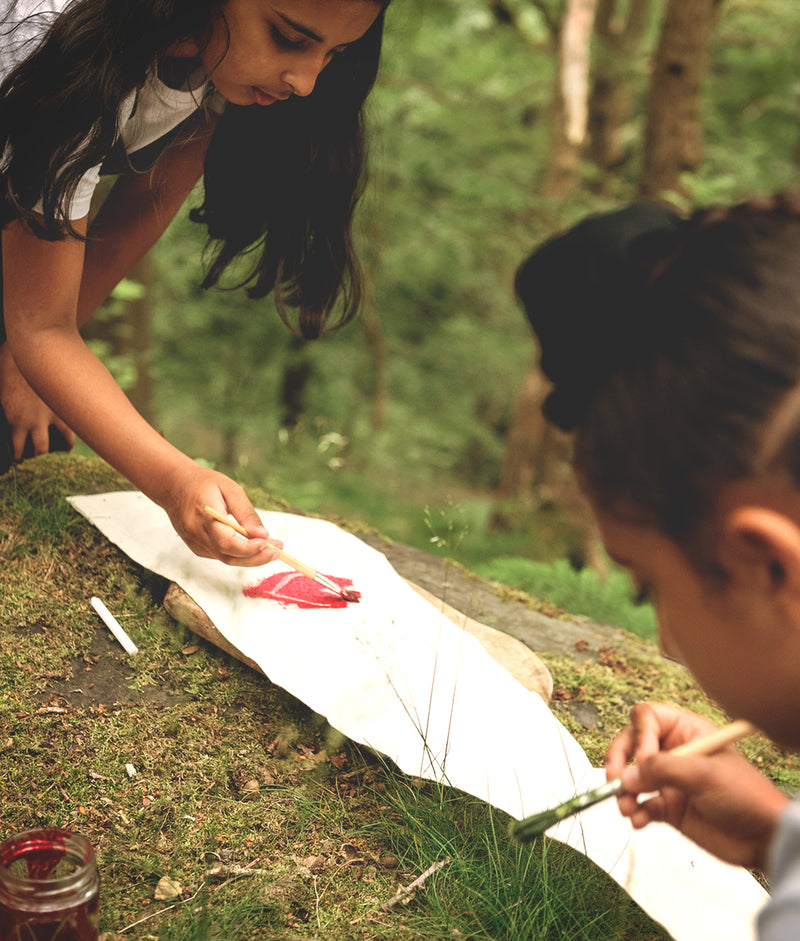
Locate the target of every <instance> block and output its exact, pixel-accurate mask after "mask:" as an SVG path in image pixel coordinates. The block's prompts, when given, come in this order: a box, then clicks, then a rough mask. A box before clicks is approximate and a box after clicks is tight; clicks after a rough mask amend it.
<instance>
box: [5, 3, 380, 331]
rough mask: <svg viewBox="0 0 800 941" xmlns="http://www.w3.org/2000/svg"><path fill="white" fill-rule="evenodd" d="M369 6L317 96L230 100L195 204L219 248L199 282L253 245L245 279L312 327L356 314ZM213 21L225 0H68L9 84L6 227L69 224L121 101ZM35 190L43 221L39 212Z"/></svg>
mask: <svg viewBox="0 0 800 941" xmlns="http://www.w3.org/2000/svg"><path fill="white" fill-rule="evenodd" d="M365 2H377V3H380V4H381V6H382V9H381V12H380V14H379V16H378V18H377V19H376V21H375V23H374V24H373V26H372V27H371V28H370V29H369V30H368V32H367V33H366V34H365V35H364V36H363V37H362V38H361V39H360V40H358V41H357V42H354V43H352V44H351V45H350V46H349V47H348V49H347V50H346V51H345V52H343V53H340V54H338V55H337V56H336V57H335V58H334V60H333V61H332V62H331V63H330V64H329V65H328V67H327V68H326V69H325V70H324V71H323V73H322V74H321V75H320V77H319V79H318V80H317V84H316V86H315V89H314V91H313V93H312V94H311V95H310V96H308V98H306V99H301V98H295V97H292V98H290V99H289V100H288V101H286V102H279V103H276V104H275V105H272V106H271V107H269V108H259V107H250V108H243V107H236V106H233V105H227V107H226V109H225V112H224V114H223V116H222V118H221V119H220V121H219V124H218V126H217V128H216V130H215V131H214V135H213V138H212V141H211V144H210V146H209V151H208V155H207V158H206V166H205V179H204V182H205V195H204V200H203V204H202V206H201V207H200V208H199V209H196V210H194V211H193V212H192V213H191V217H192V218H193V219H194V220H195V221H197V222H202V223H204V224H205V225H206V226H207V229H208V233H209V239H210V244H211V246H212V260H211V263H210V266H209V269H208V273H207V275H206V277H205V280H204V282H203V284H204V286H206V287H207V286H210V285H213V284H216V283H218V282H219V280H220V278H221V277H222V275H223V273H224V272H225V270H226V269H227V268H228V266H229V265H230V264H231V262H233V260H234V259H235V258H237V257H238V256H241V255H243V254H250V255H252V257H253V259H254V260H253V264H252V266H251V267H250V270H249V271H248V272H247V273H246V274H245V275H244V276H241V277H240V278H239V280H238V282H237V285H236V286H244V287H246V288H247V289H248V293H249V294H250V296H252V297H264V296H265V295H266V294H268V293H269V292H270V291H274V292H275V296H276V300H277V304H278V309H279V311H280V313H281V316H282V317H283V319H284V320H286V321H287V322H288V318H287V315H286V311H285V309H286V307H295V308H297V309H298V311H299V313H298V326H299V329H300V331H301V332H302V333H303V335H305V336H307V337H313V336H317V335H318V334H319V333H321V332H322V331H323V330H324V329H326V327H328V328H333V327H337V326H341V324H343V323H345V322H346V321H347V320H349V319H351V318H352V317H353V316H354V314H355V313H356V311H357V308H358V305H359V302H360V298H361V272H360V267H359V263H358V259H357V257H356V255H355V252H354V249H353V244H352V234H351V229H352V218H353V212H354V209H355V205H356V203H357V201H358V198H359V196H360V194H361V192H362V190H363V186H364V180H365V171H366V145H365V140H364V126H363V104H364V100H365V99H366V96H367V94H368V93H369V91H370V89H371V87H372V85H373V83H374V80H375V77H376V74H377V69H378V61H379V58H380V50H381V39H382V34H383V15H384V11H385V7H386V6H387V5H388V0H365ZM217 17H222V18H223V20H224V0H73V2H72V3H71V4H69V6H68V7H67V8H66V10H64V11H63V12H62V13H61V14H59V15H58V16H56V17H55V18H54V20H53V21H52V24H51V25H50V26H49V28H48V30H47V33H46V35H45V38H44V40H43V42H42V43H41V44H40V45H38V46H37V47H36V48H35V49H34V50H33V51H32V52H31V54H30V55H29V56H27V58H25V60H24V61H23V62H22V63H21V64H20V65H19V66H17V67H16V68H15V69H14V70H13V71H12V72H11V73H10V74H9V75H8V76H7V78H6V80H5V81H4V82H3V84H2V86H0V153H4V154H5V159H4V161H3V164H2V175H0V186H1V187H2V196H3V199H2V200H0V223H1V224H2V225H6V224H7V223H8V222H9V221H10V220H11V219H12V218H23V219H25V220H26V221H27V222H28V224H29V225H30V226H31V227H32V228H33V229H34V231H35V232H36V233H37V234H38V235H39V236H40V237H43V238H48V239H58V238H63V237H64V236H65V234H67V233H69V232H72V230H71V227H70V225H69V221H68V220H67V219H65V218H64V214H63V213H64V210H63V207H64V206H65V205H69V202H70V200H71V198H72V196H73V195H74V193H75V189H76V187H77V185H78V183H79V181H80V179H81V177H82V176H83V175H84V174H85V173H86V172H87V171H88V170H89V169H91V168H92V167H94V166H97V165H98V164H100V163H102V161H103V159H104V158H105V157H106V156H107V155H108V153H109V152H110V150H111V148H112V145H113V143H114V140H115V138H116V136H117V130H118V112H119V106H120V103H121V102H122V101H123V100H124V98H125V97H126V96H128V95H129V94H130V93H131V92H133V91H135V90H136V89H137V88H139V87H140V86H141V85H142V83H143V82H144V80H145V77H146V74H147V70H148V68H150V67H151V66H152V65H153V64H154V63H155V64H157V63H158V62H159V61H161V60H162V59H163V57H164V56H165V54H166V52H167V50H168V49H169V48H170V47H171V46H173V45H174V44H175V43H177V42H179V41H180V40H184V39H187V38H194V39H196V40H197V41H198V42H199V43H201V44H202V43H203V42H205V41H206V39H207V37H208V33H209V28H210V26H211V24H212V23H213V22H214V20H215V19H216V18H217ZM12 39H13V37H12ZM39 199H42V204H43V212H44V221H42V220H41V217H39V216H38V215H37V214H35V213H33V211H32V207H33V206H34V205H35V204H36V203H37V201H38V200H39ZM72 234H74V232H72ZM340 297H341V299H342V304H341V310H340V313H339V316H338V318H337V319H336V321H335V322H331V319H332V312H333V310H334V307H335V306H336V304H337V301H338V300H339V299H340Z"/></svg>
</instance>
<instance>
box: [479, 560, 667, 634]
mask: <svg viewBox="0 0 800 941" xmlns="http://www.w3.org/2000/svg"><path fill="white" fill-rule="evenodd" d="M475 571H477V572H478V574H479V575H484V576H485V577H486V578H491V579H493V580H494V581H498V582H502V583H503V584H505V585H511V586H513V587H514V588H521V589H522V590H523V591H525V592H527V593H528V594H529V595H532V596H533V597H535V598H542V599H546V600H547V601H550V602H552V603H553V604H554V605H556V607H558V608H562V609H563V610H564V611H569V612H570V614H577V615H583V616H584V617H588V618H591V620H593V621H596V622H598V623H601V624H613V625H615V626H616V627H622V628H625V629H626V630H629V631H631V632H632V633H634V634H638V635H639V637H643V638H645V639H647V640H655V639H656V636H657V628H656V618H655V612H654V611H653V608H652V606H651V605H650V604H647V603H645V602H643V601H641V600H640V599H638V598H637V597H636V596H635V594H634V592H633V590H632V585H631V580H630V578H629V577H628V576H627V575H626V574H625V573H624V572H621V571H618V570H614V571H611V572H610V573H609V575H608V577H606V578H601V577H600V576H599V575H598V574H597V572H596V571H595V570H594V569H590V568H583V569H580V571H576V570H575V569H574V568H573V567H572V566H571V565H570V564H569V562H567V561H566V560H564V559H557V560H556V561H555V562H534V561H531V560H530V559H502V558H498V559H492V560H491V562H487V563H486V564H484V565H481V564H477V565H475Z"/></svg>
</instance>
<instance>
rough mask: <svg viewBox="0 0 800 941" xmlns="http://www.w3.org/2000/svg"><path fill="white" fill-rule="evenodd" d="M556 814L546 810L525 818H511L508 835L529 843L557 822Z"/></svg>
mask: <svg viewBox="0 0 800 941" xmlns="http://www.w3.org/2000/svg"><path fill="white" fill-rule="evenodd" d="M558 820H559V818H558V814H554V813H552V811H546V812H545V813H543V814H537V815H536V816H534V817H526V818H525V820H512V821H511V823H510V824H509V825H508V835H509V836H510V837H511V839H512V840H516V842H517V843H530V842H531V841H532V840H535V839H536V837H537V836H541V835H542V834H543V833H544V832H545V831H546V830H549V829H550V827H552V826H555V824H557V823H558Z"/></svg>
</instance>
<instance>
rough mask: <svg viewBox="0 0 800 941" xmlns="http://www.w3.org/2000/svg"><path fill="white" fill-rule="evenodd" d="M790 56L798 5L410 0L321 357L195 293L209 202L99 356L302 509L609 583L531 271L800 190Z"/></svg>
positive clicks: (404, 4)
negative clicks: (625, 214) (616, 222)
mask: <svg viewBox="0 0 800 941" xmlns="http://www.w3.org/2000/svg"><path fill="white" fill-rule="evenodd" d="M798 50H800V5H798V4H797V3H796V0H629V2H625V0H435V2H431V0H394V2H393V4H392V6H391V7H390V9H389V12H388V15H387V28H386V39H385V46H384V56H383V64H382V69H381V75H380V78H379V81H378V83H377V86H376V88H375V91H374V93H373V96H372V97H371V99H370V103H369V126H370V136H371V163H370V166H371V176H370V184H369V187H368V190H367V193H366V196H365V199H364V200H363V204H362V206H361V208H360V210H359V214H358V219H357V229H358V231H357V244H358V246H359V251H360V254H361V257H362V260H363V263H364V267H365V270H366V275H367V279H368V282H369V291H368V302H367V306H366V310H365V311H364V313H363V316H362V317H361V318H360V319H359V320H357V321H355V322H353V323H351V324H349V325H348V326H346V327H345V328H344V329H343V330H341V331H340V332H339V333H338V334H336V335H334V336H332V337H328V338H326V339H323V340H320V341H314V342H310V343H307V342H302V341H300V340H299V339H298V338H296V337H294V336H293V335H292V333H291V332H290V331H289V330H287V328H286V327H285V326H284V325H283V324H282V323H281V321H280V319H279V318H278V316H277V313H276V312H275V310H274V305H273V304H272V302H271V300H269V299H268V300H267V301H255V302H254V301H249V300H248V299H247V297H246V296H245V295H244V293H243V292H242V291H219V290H214V291H209V292H206V291H202V290H200V289H199V287H198V284H199V281H200V277H201V271H202V266H201V263H200V258H201V255H202V251H203V247H204V241H205V240H204V230H202V229H201V228H200V227H199V226H196V225H194V224H192V223H191V222H189V221H188V208H189V206H191V205H193V204H196V203H197V201H198V199H197V197H195V198H193V199H190V200H189V203H188V204H187V206H186V207H184V210H183V212H182V213H181V214H180V216H179V218H178V219H176V221H175V222H174V224H173V225H172V226H171V228H170V230H169V231H168V233H167V234H166V236H165V237H164V238H162V240H161V241H160V243H159V244H158V246H157V247H156V248H155V249H154V250H153V252H151V254H150V255H149V256H148V257H147V258H146V259H145V260H144V262H143V263H142V264H141V265H140V266H139V267H138V268H137V270H136V271H135V272H134V274H133V276H132V277H131V278H130V279H128V280H127V281H125V282H124V283H123V284H122V285H121V286H120V288H118V289H117V291H116V292H115V295H114V297H113V298H112V299H111V300H110V301H109V302H107V304H106V305H105V307H104V309H103V310H102V311H101V315H100V316H99V317H98V318H97V323H96V324H94V326H93V327H92V328H91V330H92V332H91V334H90V337H91V339H90V342H91V343H92V344H93V346H94V348H95V349H96V350H97V351H98V352H99V353H100V354H101V355H102V357H103V358H104V360H105V361H106V363H107V364H108V365H109V367H110V368H111V370H112V372H114V374H115V375H116V377H117V379H118V380H119V381H120V383H121V385H122V386H123V388H125V390H126V391H127V392H128V394H129V396H130V397H131V399H132V400H133V402H134V404H135V405H136V406H137V407H138V408H139V410H140V411H141V412H142V413H143V414H144V415H145V416H146V417H147V418H148V419H149V420H150V421H151V422H152V423H153V424H154V425H155V426H156V427H157V428H158V429H159V430H161V431H162V432H163V433H164V434H165V435H166V436H167V437H168V438H169V439H170V440H171V441H173V442H174V443H175V444H176V445H177V446H178V447H180V448H182V449H183V450H185V451H186V452H187V453H189V454H191V455H192V456H193V457H195V458H196V459H198V460H201V461H204V462H207V463H208V464H209V465H212V466H215V467H217V468H218V469H220V470H223V471H225V472H226V473H229V474H231V475H232V476H233V477H235V478H237V479H239V480H241V481H242V482H243V483H245V484H251V485H256V486H259V487H262V488H263V489H265V490H267V491H268V492H270V493H271V494H273V495H275V496H277V497H280V498H283V499H285V500H286V501H288V502H289V503H290V504H291V505H293V506H295V507H298V508H300V509H302V510H304V511H308V512H318V513H324V514H338V515H341V516H344V517H347V518H348V519H349V520H351V521H352V522H354V523H359V524H362V525H368V526H372V527H375V528H377V529H378V530H380V531H381V532H382V533H383V534H384V535H386V536H388V537H390V538H393V539H396V540H401V541H403V542H407V543H409V544H411V545H415V546H418V547H421V548H425V549H428V550H432V551H438V552H441V553H443V554H445V555H446V556H448V557H451V558H454V559H456V560H458V561H460V562H462V563H464V564H465V565H467V566H468V567H470V568H473V569H475V570H478V571H482V572H483V573H484V574H489V575H494V576H497V577H499V578H502V580H505V581H507V582H510V583H513V582H514V580H515V578H517V575H516V574H515V573H516V572H517V571H518V567H519V565H520V564H527V565H530V564H535V563H539V564H540V565H543V566H544V567H545V570H546V569H547V568H548V567H551V568H552V567H553V566H555V570H558V567H559V566H561V570H562V574H563V570H565V569H569V571H572V570H573V569H577V568H580V567H581V566H583V565H585V564H588V565H590V566H593V567H594V568H595V569H599V570H601V572H602V571H603V570H604V569H606V568H607V565H608V563H607V560H605V559H604V558H603V556H602V553H601V552H600V551H599V548H598V545H597V542H596V540H595V539H594V537H593V533H592V530H591V526H590V524H588V523H587V521H586V517H585V514H584V512H583V507H582V505H581V503H580V499H579V497H578V495H577V491H576V490H575V487H574V483H573V482H572V479H571V476H570V474H569V469H568V463H567V454H568V441H566V440H562V439H561V438H559V436H557V435H555V434H554V433H553V432H552V431H549V430H548V429H546V428H545V427H544V425H543V423H542V421H541V417H540V414H539V404H540V402H541V398H542V395H543V392H544V391H545V386H544V383H543V380H542V379H541V377H540V376H539V374H538V373H537V371H536V349H535V344H534V341H533V338H532V335H531V333H530V330H529V328H528V325H527V322H526V321H525V319H524V317H523V315H522V313H521V311H520V309H519V306H518V304H517V302H516V299H515V297H514V290H513V278H514V272H515V269H516V267H517V265H518V264H519V263H520V262H521V261H522V259H523V258H524V257H525V256H526V254H527V253H529V252H530V251H531V250H532V249H533V248H534V247H535V246H536V245H537V244H538V243H539V242H541V241H542V240H543V239H544V238H546V237H548V236H549V235H551V234H553V233H555V232H557V231H559V230H561V229H563V228H565V227H566V226H568V225H569V224H571V223H573V222H574V221H576V220H577V219H579V218H581V217H583V216H585V215H586V214H588V213H590V212H595V211H602V210H606V209H609V208H613V207H614V206H617V205H620V204H622V203H624V202H627V201H630V200H632V199H635V198H638V197H641V196H646V197H650V198H663V199H668V200H670V201H672V202H673V203H674V204H676V205H677V206H678V207H679V208H681V209H682V210H687V211H688V210H690V209H691V208H693V207H694V206H697V205H707V204H709V203H716V202H730V201H736V200H739V199H742V198H746V197H747V196H749V195H752V194H755V193H765V192H771V191H775V190H778V189H782V188H787V187H790V186H793V185H797V182H798V168H799V167H798V162H799V160H800V144H799V141H800V138H799V137H798V130H799V129H800V75H799V74H798V70H797V65H796V58H797V54H798ZM509 558H517V559H524V560H534V563H531V562H530V561H527V562H526V563H507V562H504V561H502V560H507V559H509ZM495 560H501V561H495ZM564 560H568V561H564ZM515 565H516V566H517V567H516V568H515ZM540 576H541V570H540ZM615 577H616V576H615ZM520 587H524V588H526V589H527V590H529V591H530V590H532V593H535V594H540V595H541V594H543V593H544V594H546V590H545V591H543V590H542V588H541V585H539V586H537V585H535V584H534V585H531V584H529V583H525V580H524V577H522V581H521V583H520ZM554 600H556V601H558V599H554ZM562 600H563V599H562ZM563 603H564V604H565V606H567V607H569V608H570V610H571V611H572V612H573V613H586V614H592V613H593V612H591V611H581V610H579V606H578V608H576V607H575V603H574V602H571V601H569V600H566V601H564V602H563ZM594 613H595V615H597V613H596V612H594Z"/></svg>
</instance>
